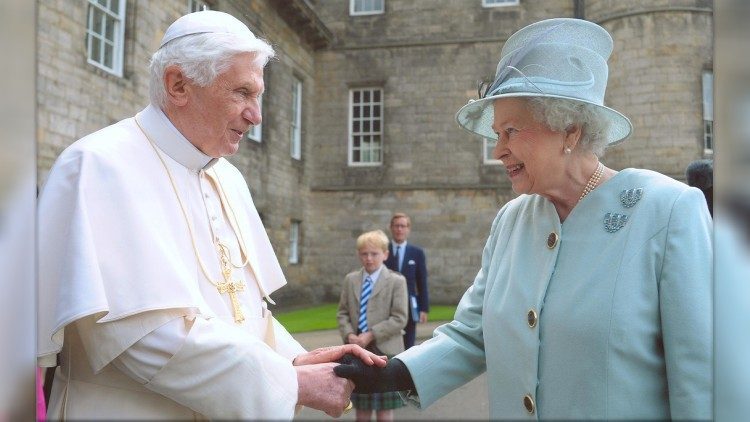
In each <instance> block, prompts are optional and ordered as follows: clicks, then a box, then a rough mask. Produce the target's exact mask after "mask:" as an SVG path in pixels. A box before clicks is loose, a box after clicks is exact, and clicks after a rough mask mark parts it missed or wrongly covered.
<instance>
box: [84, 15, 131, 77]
mask: <svg viewBox="0 0 750 422" xmlns="http://www.w3.org/2000/svg"><path fill="white" fill-rule="evenodd" d="M88 2H89V9H88V22H87V27H86V54H87V56H88V62H89V63H91V64H92V65H94V66H96V67H98V68H100V69H104V70H105V71H107V72H109V73H112V74H114V75H117V76H122V55H123V44H124V39H125V3H126V0H88Z"/></svg>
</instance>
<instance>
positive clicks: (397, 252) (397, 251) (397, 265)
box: [396, 245, 401, 272]
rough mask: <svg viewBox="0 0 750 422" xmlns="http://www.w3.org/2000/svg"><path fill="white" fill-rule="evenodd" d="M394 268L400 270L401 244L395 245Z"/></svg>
mask: <svg viewBox="0 0 750 422" xmlns="http://www.w3.org/2000/svg"><path fill="white" fill-rule="evenodd" d="M396 269H397V270H398V271H399V272H400V271H401V245H398V246H396Z"/></svg>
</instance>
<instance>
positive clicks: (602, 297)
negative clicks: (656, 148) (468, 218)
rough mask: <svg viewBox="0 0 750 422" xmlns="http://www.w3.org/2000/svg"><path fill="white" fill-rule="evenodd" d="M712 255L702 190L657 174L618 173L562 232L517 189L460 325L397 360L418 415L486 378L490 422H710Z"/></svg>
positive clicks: (553, 216) (547, 207)
mask: <svg viewBox="0 0 750 422" xmlns="http://www.w3.org/2000/svg"><path fill="white" fill-rule="evenodd" d="M639 189H640V191H639ZM712 256H713V251H712V230H711V219H710V217H709V213H708V209H707V207H706V203H705V199H704V197H703V194H702V193H701V192H700V191H699V190H698V189H695V188H690V187H688V186H686V185H684V184H682V183H679V182H677V181H674V180H673V179H670V178H668V177H666V176H663V175H660V174H658V173H655V172H651V171H647V170H636V169H626V170H623V171H620V172H619V173H618V174H617V175H615V176H614V177H612V178H611V179H610V180H608V181H607V182H605V183H604V184H603V185H601V186H600V187H599V188H597V189H595V190H594V191H592V192H591V193H590V194H589V195H588V196H587V197H585V198H584V199H583V200H582V201H581V202H580V203H579V204H578V205H577V206H576V207H575V208H574V209H573V211H572V212H571V213H570V215H569V216H568V217H567V219H566V220H565V222H564V223H562V224H561V223H560V220H559V218H558V215H557V213H556V211H555V208H554V206H553V204H552V203H551V202H549V201H548V200H546V199H545V198H543V197H541V196H538V195H521V196H520V197H518V198H516V199H514V200H512V201H510V202H509V203H508V204H506V205H505V206H504V207H503V208H502V209H501V210H500V212H499V213H498V215H497V217H496V218H495V221H494V222H493V224H492V228H491V231H490V236H489V239H488V240H487V244H486V246H485V248H484V251H483V253H482V266H481V269H480V270H479V272H478V274H477V275H476V278H475V279H474V282H473V284H472V285H471V286H470V287H469V289H468V290H467V291H466V293H465V294H464V296H463V298H462V299H461V301H460V303H459V305H458V309H457V311H456V316H455V320H454V321H452V322H451V323H449V324H446V325H443V326H441V327H439V328H438V329H437V330H436V331H435V335H434V337H433V338H432V339H430V340H428V341H427V342H424V343H423V344H422V345H420V346H417V347H413V348H411V349H409V350H407V351H406V352H404V353H402V354H399V355H398V356H396V358H398V359H400V360H402V361H403V362H404V363H405V364H406V366H407V367H408V369H409V372H410V374H411V375H412V377H413V379H414V383H415V385H416V393H417V394H418V397H416V399H417V400H418V402H419V404H420V405H421V406H423V407H424V406H428V405H430V404H431V403H433V402H434V401H435V400H437V399H438V398H440V397H442V396H443V395H445V394H447V393H448V392H450V391H451V390H453V389H455V388H456V387H458V386H460V385H462V384H464V383H466V382H467V381H469V380H471V379H472V378H474V377H476V376H477V375H479V374H481V373H483V372H485V371H486V372H487V380H488V381H487V382H488V387H489V396H490V397H489V403H490V418H491V419H507V418H510V419H516V420H534V419H561V420H581V419H598V420H605V419H630V420H633V419H669V418H672V419H693V420H697V419H698V420H700V419H710V418H711V415H712V369H711V368H712V295H711V292H712V277H711V274H712V263H713V261H712Z"/></svg>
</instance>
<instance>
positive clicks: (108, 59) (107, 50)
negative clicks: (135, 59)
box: [103, 43, 115, 69]
mask: <svg viewBox="0 0 750 422" xmlns="http://www.w3.org/2000/svg"><path fill="white" fill-rule="evenodd" d="M114 50H115V47H114V46H113V45H112V44H108V43H104V60H103V62H104V63H103V64H104V66H107V67H108V68H110V69H111V68H113V67H114V64H113V60H114V56H115V51H114Z"/></svg>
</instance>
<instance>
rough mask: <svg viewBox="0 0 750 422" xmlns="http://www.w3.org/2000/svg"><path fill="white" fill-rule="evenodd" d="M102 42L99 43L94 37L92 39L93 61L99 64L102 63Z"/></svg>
mask: <svg viewBox="0 0 750 422" xmlns="http://www.w3.org/2000/svg"><path fill="white" fill-rule="evenodd" d="M101 48H102V46H101V41H99V38H97V37H94V36H92V37H91V52H90V53H91V60H93V61H95V62H97V63H99V62H101V61H102V56H101V53H100V51H101Z"/></svg>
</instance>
